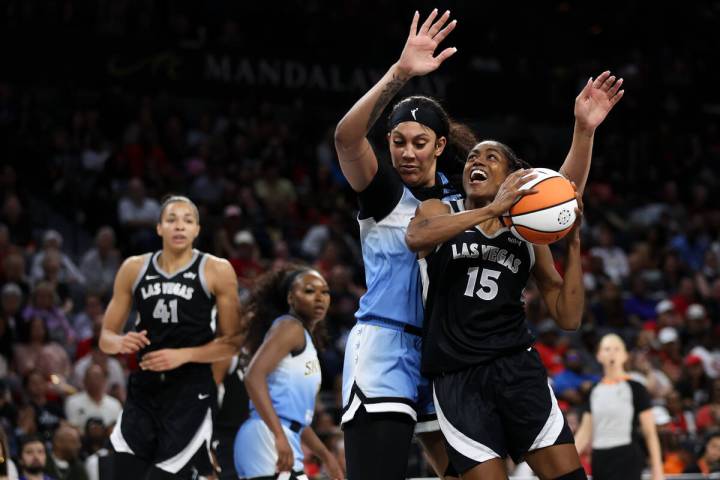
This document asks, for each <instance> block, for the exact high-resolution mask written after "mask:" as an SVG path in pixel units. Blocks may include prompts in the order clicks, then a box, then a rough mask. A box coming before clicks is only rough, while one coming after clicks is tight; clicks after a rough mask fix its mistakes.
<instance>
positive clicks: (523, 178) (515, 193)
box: [490, 168, 537, 215]
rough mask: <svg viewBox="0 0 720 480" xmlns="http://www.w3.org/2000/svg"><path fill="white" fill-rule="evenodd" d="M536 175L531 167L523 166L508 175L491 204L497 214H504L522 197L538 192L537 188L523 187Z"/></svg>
mask: <svg viewBox="0 0 720 480" xmlns="http://www.w3.org/2000/svg"><path fill="white" fill-rule="evenodd" d="M536 177H537V175H535V174H534V173H532V169H530V168H521V169H519V170H515V171H514V172H513V173H511V174H510V175H508V176H507V178H506V179H505V181H504V182H503V183H502V185H500V190H498V192H497V194H496V195H495V199H494V200H493V201H492V203H491V204H490V206H491V207H492V208H493V209H494V210H495V214H496V215H503V214H504V213H505V212H507V211H508V210H510V207H512V206H513V205H514V204H515V202H517V201H518V199H520V197H524V196H525V195H531V194H533V193H537V190H535V189H532V188H528V189H521V187H522V186H523V185H525V184H526V183H527V182H529V181H530V180H532V179H534V178H536Z"/></svg>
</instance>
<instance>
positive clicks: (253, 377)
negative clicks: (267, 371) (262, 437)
mask: <svg viewBox="0 0 720 480" xmlns="http://www.w3.org/2000/svg"><path fill="white" fill-rule="evenodd" d="M245 388H246V389H247V392H248V397H250V400H251V401H252V402H253V405H254V406H255V409H256V410H257V412H258V415H260V418H261V419H262V421H263V422H265V425H267V426H268V428H269V429H270V431H271V432H272V433H273V435H275V436H276V437H277V436H280V435H284V434H285V432H284V431H283V428H282V425H281V424H280V418H279V417H278V416H277V412H275V409H274V408H273V406H272V400H271V399H270V391H269V390H268V385H267V378H266V377H265V375H262V374H260V373H259V372H255V371H253V369H252V367H251V368H250V369H249V370H248V372H247V374H246V375H245Z"/></svg>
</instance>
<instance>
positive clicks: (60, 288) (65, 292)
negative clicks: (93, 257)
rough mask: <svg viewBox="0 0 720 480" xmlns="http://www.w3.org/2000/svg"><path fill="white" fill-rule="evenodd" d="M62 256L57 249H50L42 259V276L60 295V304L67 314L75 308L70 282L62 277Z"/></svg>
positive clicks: (42, 279)
mask: <svg viewBox="0 0 720 480" xmlns="http://www.w3.org/2000/svg"><path fill="white" fill-rule="evenodd" d="M60 269H61V258H60V253H59V252H58V251H57V250H48V251H47V252H45V257H44V258H43V261H42V273H43V275H42V278H41V279H40V281H43V282H47V283H49V284H50V285H51V286H52V289H53V291H54V292H55V294H56V295H57V296H58V301H59V306H60V308H61V309H62V311H63V313H64V314H65V315H69V314H70V312H72V310H73V308H74V304H73V298H72V291H71V289H70V284H68V283H67V282H65V281H63V280H62V279H61V278H60Z"/></svg>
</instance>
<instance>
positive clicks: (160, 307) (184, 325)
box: [133, 250, 215, 357]
mask: <svg viewBox="0 0 720 480" xmlns="http://www.w3.org/2000/svg"><path fill="white" fill-rule="evenodd" d="M160 253H161V252H155V253H153V254H149V255H148V256H147V258H146V260H145V263H144V265H143V268H141V269H140V273H139V274H138V277H137V279H136V280H135V285H134V286H133V299H134V302H135V308H136V309H137V311H138V319H137V322H136V323H135V330H136V331H138V332H140V331H142V330H147V336H148V339H150V345H148V346H147V347H145V348H144V349H142V350H141V351H140V352H138V356H139V357H141V356H142V355H144V354H146V353H148V352H151V351H154V350H159V349H162V348H185V347H196V346H199V345H203V344H205V343H207V342H209V341H211V340H212V339H213V338H215V333H214V325H213V308H214V307H215V298H214V297H213V295H212V294H211V293H210V291H209V290H208V287H207V284H206V282H205V273H204V272H205V263H206V262H207V259H208V257H207V255H206V254H204V253H202V252H199V251H197V250H193V256H192V259H191V260H190V261H189V262H188V263H187V264H186V265H185V266H184V267H183V268H180V269H179V270H178V271H177V272H175V273H173V274H172V275H171V274H169V273H167V272H165V271H164V270H163V269H162V268H160V265H159V264H158V257H159V256H160Z"/></svg>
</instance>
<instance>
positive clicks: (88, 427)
mask: <svg viewBox="0 0 720 480" xmlns="http://www.w3.org/2000/svg"><path fill="white" fill-rule="evenodd" d="M84 431H85V433H84V435H83V438H82V440H83V454H82V456H83V458H87V457H89V456H90V455H93V454H95V453H96V452H97V451H98V450H100V449H102V448H104V447H105V445H106V444H107V441H108V440H109V438H110V435H109V432H110V428H109V427H107V426H106V425H105V422H104V421H103V419H102V418H98V417H90V418H88V419H87V421H86V422H85V430H84Z"/></svg>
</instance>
